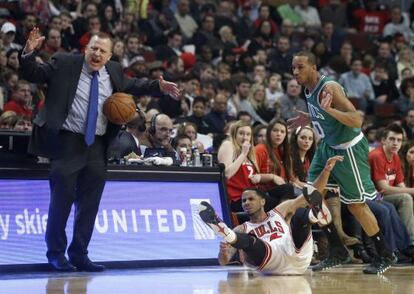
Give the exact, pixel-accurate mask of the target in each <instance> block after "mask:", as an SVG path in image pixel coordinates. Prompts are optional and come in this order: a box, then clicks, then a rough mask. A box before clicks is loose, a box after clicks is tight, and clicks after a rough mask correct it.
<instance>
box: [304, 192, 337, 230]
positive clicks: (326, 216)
mask: <svg viewBox="0 0 414 294" xmlns="http://www.w3.org/2000/svg"><path fill="white" fill-rule="evenodd" d="M303 197H305V199H306V201H307V202H308V204H309V207H310V209H311V213H309V219H310V221H311V222H313V223H316V222H318V223H320V224H321V225H323V226H324V225H327V224H329V223H330V222H331V221H332V216H331V213H330V212H329V209H328V207H327V206H326V205H325V204H324V203H323V201H322V195H321V193H319V191H318V190H316V189H315V188H314V187H313V186H311V185H305V187H303ZM316 220H317V221H316Z"/></svg>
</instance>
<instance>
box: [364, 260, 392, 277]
mask: <svg viewBox="0 0 414 294" xmlns="http://www.w3.org/2000/svg"><path fill="white" fill-rule="evenodd" d="M391 265H392V260H391V259H389V258H387V257H375V258H374V262H373V263H371V264H370V265H368V266H367V267H366V268H364V269H363V271H362V272H363V273H364V274H371V275H381V274H383V273H384V272H385V271H386V270H387V269H389V268H390V267H391Z"/></svg>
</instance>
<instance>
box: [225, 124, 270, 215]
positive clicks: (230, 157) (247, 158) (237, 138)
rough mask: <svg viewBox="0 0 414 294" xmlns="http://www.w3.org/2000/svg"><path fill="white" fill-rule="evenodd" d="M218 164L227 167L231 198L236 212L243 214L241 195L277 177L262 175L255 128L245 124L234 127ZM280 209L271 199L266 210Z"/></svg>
mask: <svg viewBox="0 0 414 294" xmlns="http://www.w3.org/2000/svg"><path fill="white" fill-rule="evenodd" d="M218 162H219V163H223V164H224V165H225V170H224V173H225V177H226V179H227V182H226V185H227V194H228V196H229V198H230V199H229V201H230V209H231V211H232V212H241V211H243V209H242V206H241V194H242V192H243V190H244V189H245V188H249V187H258V185H259V183H262V182H270V181H274V180H275V175H271V174H260V173H259V166H258V164H257V161H256V153H255V147H254V145H253V134H252V127H251V126H250V125H249V124H248V123H246V122H244V121H241V120H239V121H237V122H235V123H233V124H232V126H231V128H230V135H229V138H228V139H227V140H225V141H223V143H222V144H221V146H220V148H219V151H218ZM276 205H277V201H275V199H267V200H266V205H265V209H266V211H268V210H270V209H272V208H274V207H275V206H276Z"/></svg>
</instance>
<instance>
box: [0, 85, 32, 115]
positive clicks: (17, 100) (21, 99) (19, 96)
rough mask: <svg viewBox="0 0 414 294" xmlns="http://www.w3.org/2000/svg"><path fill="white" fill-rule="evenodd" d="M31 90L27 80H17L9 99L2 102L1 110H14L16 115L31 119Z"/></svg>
mask: <svg viewBox="0 0 414 294" xmlns="http://www.w3.org/2000/svg"><path fill="white" fill-rule="evenodd" d="M32 99H33V96H32V92H31V88H30V84H29V82H27V81H25V80H19V81H18V82H17V84H16V86H15V87H14V88H13V90H12V94H11V100H9V102H7V103H6V104H4V109H3V111H8V110H11V111H14V112H15V113H16V114H17V115H19V116H23V117H25V118H27V119H32V116H33V109H32Z"/></svg>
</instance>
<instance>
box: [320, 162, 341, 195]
mask: <svg viewBox="0 0 414 294" xmlns="http://www.w3.org/2000/svg"><path fill="white" fill-rule="evenodd" d="M342 160H344V157H343V156H339V155H337V156H333V157H331V158H329V159H328V160H327V161H326V164H325V167H324V169H323V170H322V172H321V174H320V175H319V177H318V178H317V179H316V180H315V182H313V186H314V187H315V188H316V189H317V190H318V191H319V192H320V193H322V192H323V190H324V189H325V187H326V184H327V183H328V179H329V175H330V174H331V171H332V170H333V168H334V167H335V165H336V163H337V162H338V161H342Z"/></svg>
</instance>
